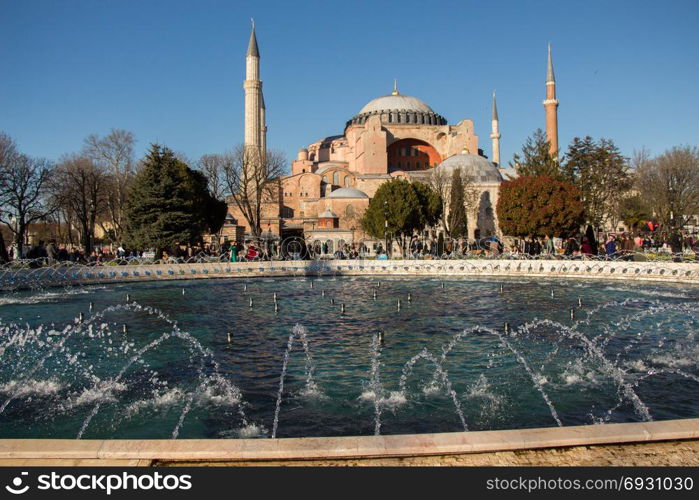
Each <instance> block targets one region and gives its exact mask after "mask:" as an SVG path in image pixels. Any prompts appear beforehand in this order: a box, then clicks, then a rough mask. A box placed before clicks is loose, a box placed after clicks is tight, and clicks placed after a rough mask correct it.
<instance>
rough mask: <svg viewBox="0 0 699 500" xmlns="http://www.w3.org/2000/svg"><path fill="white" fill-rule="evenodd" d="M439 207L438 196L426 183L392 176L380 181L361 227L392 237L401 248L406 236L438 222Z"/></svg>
mask: <svg viewBox="0 0 699 500" xmlns="http://www.w3.org/2000/svg"><path fill="white" fill-rule="evenodd" d="M441 207H442V201H441V196H440V195H439V193H436V192H435V191H434V190H432V189H431V188H430V187H429V186H427V185H426V184H422V183H419V182H416V183H410V182H408V181H406V180H403V179H393V180H392V181H389V182H386V183H384V184H382V185H381V186H380V187H379V189H378V190H377V191H376V194H375V195H374V197H373V198H372V199H371V201H370V202H369V206H368V207H367V210H366V211H365V212H364V217H363V218H362V228H363V229H364V231H366V232H367V234H369V235H370V236H373V237H374V238H381V239H384V240H385V239H387V238H391V239H394V240H396V241H397V242H398V243H399V244H400V247H401V248H404V243H405V239H406V237H410V236H411V235H412V234H413V233H414V232H415V231H419V230H422V229H423V228H424V227H425V225H427V224H436V222H437V221H439V217H440V216H441V209H442V208H441Z"/></svg>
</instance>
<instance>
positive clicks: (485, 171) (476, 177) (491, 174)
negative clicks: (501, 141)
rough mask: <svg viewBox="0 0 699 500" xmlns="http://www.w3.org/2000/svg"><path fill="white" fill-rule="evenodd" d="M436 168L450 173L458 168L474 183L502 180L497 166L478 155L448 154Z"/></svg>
mask: <svg viewBox="0 0 699 500" xmlns="http://www.w3.org/2000/svg"><path fill="white" fill-rule="evenodd" d="M436 168H439V169H441V170H443V171H445V172H448V173H450V174H451V173H452V172H453V171H454V170H455V169H457V168H460V169H461V171H462V172H464V173H465V174H467V175H470V176H471V178H472V179H473V182H475V183H476V184H478V183H481V182H502V175H501V174H500V171H499V170H498V168H497V167H496V166H495V165H494V164H493V163H491V162H489V161H488V160H487V159H486V158H483V157H482V156H478V155H471V154H460V155H454V156H450V157H449V158H447V159H446V160H444V161H443V162H442V163H440V164H439V165H438V166H437V167H436Z"/></svg>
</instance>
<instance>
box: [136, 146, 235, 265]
mask: <svg viewBox="0 0 699 500" xmlns="http://www.w3.org/2000/svg"><path fill="white" fill-rule="evenodd" d="M225 216H226V204H225V202H223V201H221V200H216V199H215V198H214V197H213V196H211V194H210V193H209V190H208V188H207V183H206V178H205V177H204V176H203V175H202V174H201V173H199V172H195V171H193V170H191V169H190V168H189V167H188V166H187V165H186V164H185V163H184V162H182V161H180V160H178V159H177V158H176V157H175V155H174V153H173V152H172V151H171V150H170V149H168V148H164V147H160V146H159V145H157V144H154V145H152V146H151V149H150V151H149V153H148V155H147V156H146V158H145V160H144V161H143V165H142V168H141V169H140V171H139V172H138V173H137V174H136V177H135V179H134V184H133V189H132V191H131V194H130V196H129V200H128V204H127V206H126V232H125V243H126V244H127V245H128V246H130V247H132V248H139V249H147V248H154V249H155V250H156V256H157V257H159V256H160V255H162V252H163V250H166V249H169V248H171V247H173V246H175V245H177V244H180V243H194V242H196V241H200V240H201V236H202V234H203V233H204V232H206V231H210V232H215V231H217V230H218V229H219V228H220V226H221V224H223V220H224V219H225Z"/></svg>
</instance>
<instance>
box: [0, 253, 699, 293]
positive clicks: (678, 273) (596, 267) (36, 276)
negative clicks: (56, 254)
mask: <svg viewBox="0 0 699 500" xmlns="http://www.w3.org/2000/svg"><path fill="white" fill-rule="evenodd" d="M294 276H297V277H298V276H306V277H314V276H317V277H321V276H402V277H417V276H443V277H485V276H487V277H497V278H501V277H502V278H507V277H512V278H535V279H539V278H545V279H558V278H573V279H600V280H623V281H628V280H638V281H664V282H668V281H669V282H674V283H686V284H699V263H681V262H631V261H597V260H555V259H552V260H497V259H493V260H491V259H482V260H477V259H476V260H387V261H377V260H316V261H272V262H215V263H195V264H154V265H130V266H98V267H90V268H88V267H80V268H70V267H66V268H39V269H33V270H19V271H13V272H10V271H5V272H4V273H0V286H2V284H3V283H5V284H7V283H10V287H11V288H13V287H14V288H32V287H33V286H35V285H39V286H61V285H66V284H91V283H100V284H103V283H124V282H133V281H156V280H181V279H207V278H236V277H239V278H248V279H249V278H272V277H294Z"/></svg>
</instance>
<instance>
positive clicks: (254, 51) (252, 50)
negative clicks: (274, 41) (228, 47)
mask: <svg viewBox="0 0 699 500" xmlns="http://www.w3.org/2000/svg"><path fill="white" fill-rule="evenodd" d="M250 22H251V23H252V30H251V31H250V42H248V53H247V54H246V56H248V57H249V56H253V57H260V51H259V50H258V48H257V37H256V36H255V20H254V19H250Z"/></svg>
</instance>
